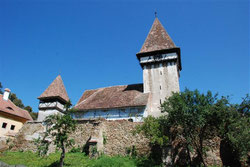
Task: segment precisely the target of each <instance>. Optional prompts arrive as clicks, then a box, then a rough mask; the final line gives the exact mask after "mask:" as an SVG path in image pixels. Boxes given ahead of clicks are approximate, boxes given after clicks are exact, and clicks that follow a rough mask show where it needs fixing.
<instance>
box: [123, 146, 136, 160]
mask: <svg viewBox="0 0 250 167" xmlns="http://www.w3.org/2000/svg"><path fill="white" fill-rule="evenodd" d="M126 153H127V155H129V156H130V157H133V158H135V157H136V156H137V151H136V147H135V146H134V145H133V146H131V147H127V148H126Z"/></svg>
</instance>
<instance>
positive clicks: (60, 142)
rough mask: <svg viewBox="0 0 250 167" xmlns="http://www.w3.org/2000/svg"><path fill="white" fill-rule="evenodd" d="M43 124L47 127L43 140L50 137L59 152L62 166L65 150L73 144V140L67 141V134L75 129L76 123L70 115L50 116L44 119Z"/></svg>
mask: <svg viewBox="0 0 250 167" xmlns="http://www.w3.org/2000/svg"><path fill="white" fill-rule="evenodd" d="M44 124H45V125H46V127H47V130H46V133H45V138H44V140H46V138H47V136H48V137H49V136H51V140H52V141H53V143H54V144H55V146H56V147H57V148H59V149H60V150H61V151H62V152H61V157H60V166H63V160H64V157H65V148H66V147H68V146H72V145H73V144H74V140H73V139H69V134H70V133H72V132H74V131H75V129H76V122H75V120H73V119H72V118H71V117H70V115H68V114H65V115H60V114H55V115H50V116H48V117H46V118H45V120H44Z"/></svg>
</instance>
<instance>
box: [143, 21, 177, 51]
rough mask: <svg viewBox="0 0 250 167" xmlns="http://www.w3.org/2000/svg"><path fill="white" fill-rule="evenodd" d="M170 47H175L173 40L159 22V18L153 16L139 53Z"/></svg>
mask: <svg viewBox="0 0 250 167" xmlns="http://www.w3.org/2000/svg"><path fill="white" fill-rule="evenodd" d="M171 48H176V46H175V44H174V42H173V41H172V39H171V38H170V36H169V35H168V33H167V31H166V30H165V29H164V27H163V26H162V24H161V23H160V21H159V19H158V18H155V20H154V23H153V25H152V27H151V29H150V31H149V33H148V36H147V38H146V40H145V42H144V44H143V46H142V48H141V50H140V52H139V53H145V52H152V51H157V50H163V49H171Z"/></svg>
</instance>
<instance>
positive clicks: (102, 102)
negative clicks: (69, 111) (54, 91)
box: [74, 84, 148, 110]
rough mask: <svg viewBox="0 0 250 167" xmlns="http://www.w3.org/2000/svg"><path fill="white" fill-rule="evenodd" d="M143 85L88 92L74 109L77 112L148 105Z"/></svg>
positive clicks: (113, 87)
mask: <svg viewBox="0 0 250 167" xmlns="http://www.w3.org/2000/svg"><path fill="white" fill-rule="evenodd" d="M147 101H148V94H147V93H143V84H134V85H123V86H112V87H106V88H99V89H94V90H86V91H85V92H84V93H83V95H82V97H81V98H80V100H79V101H78V102H77V104H76V106H75V107H74V108H75V109H77V110H92V109H111V108H123V107H136V106H145V105H147Z"/></svg>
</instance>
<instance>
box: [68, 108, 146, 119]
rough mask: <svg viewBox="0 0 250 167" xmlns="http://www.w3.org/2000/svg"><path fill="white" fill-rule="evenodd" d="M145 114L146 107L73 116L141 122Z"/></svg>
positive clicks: (91, 111) (74, 115)
mask: <svg viewBox="0 0 250 167" xmlns="http://www.w3.org/2000/svg"><path fill="white" fill-rule="evenodd" d="M144 112H145V107H128V108H118V109H105V110H89V111H82V112H81V111H79V112H76V113H75V114H72V117H73V118H76V119H81V118H84V119H93V118H105V119H107V120H122V119H133V121H134V122H141V121H142V118H143V115H144Z"/></svg>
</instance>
